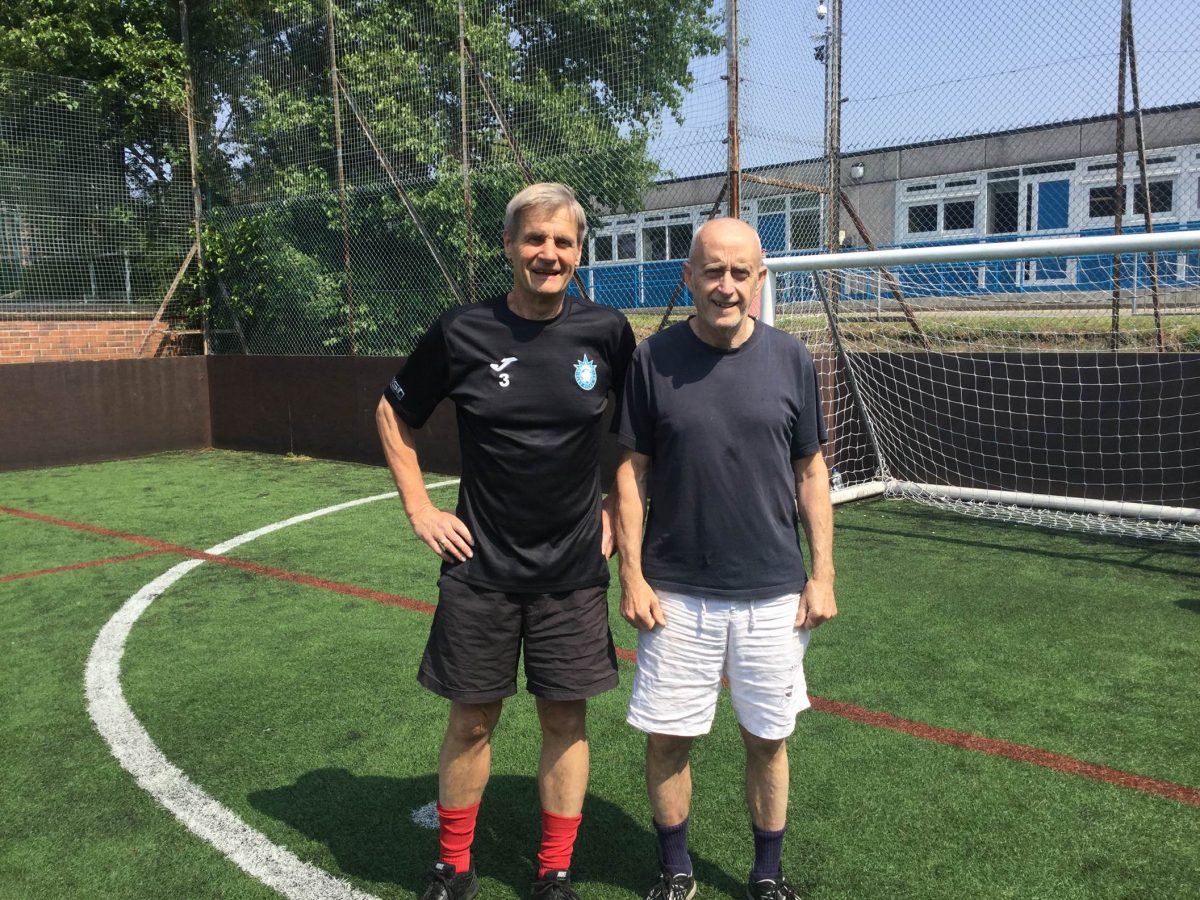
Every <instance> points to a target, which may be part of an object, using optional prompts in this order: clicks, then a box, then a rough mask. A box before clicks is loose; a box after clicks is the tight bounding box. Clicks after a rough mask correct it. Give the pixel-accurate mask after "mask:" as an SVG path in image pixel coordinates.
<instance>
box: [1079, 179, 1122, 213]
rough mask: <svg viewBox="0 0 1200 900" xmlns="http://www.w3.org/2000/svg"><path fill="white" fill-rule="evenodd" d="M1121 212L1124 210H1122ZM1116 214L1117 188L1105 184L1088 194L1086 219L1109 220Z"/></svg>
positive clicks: (1113, 185)
mask: <svg viewBox="0 0 1200 900" xmlns="http://www.w3.org/2000/svg"><path fill="white" fill-rule="evenodd" d="M1122 206H1124V204H1122ZM1122 212H1124V210H1123V209H1122ZM1116 214H1117V186H1116V185H1115V184H1106V185H1104V186H1103V187H1094V188H1092V189H1091V191H1089V192H1088V217H1089V218H1092V219H1111V218H1113V217H1114V216H1116Z"/></svg>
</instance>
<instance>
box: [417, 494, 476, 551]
mask: <svg viewBox="0 0 1200 900" xmlns="http://www.w3.org/2000/svg"><path fill="white" fill-rule="evenodd" d="M409 522H411V523H412V529H413V533H414V534H416V536H417V537H419V538H420V539H421V540H422V541H424V542H425V544H426V546H428V547H429V549H430V550H432V551H433V552H434V553H436V554H437V555H438V556H440V557H441V558H442V559H445V560H454V561H455V562H462V561H463V560H464V559H470V558H471V557H472V556H473V555H474V554H473V553H472V551H471V545H472V544H474V543H475V541H474V539H473V538H472V537H471V532H470V531H469V530H468V529H467V526H466V525H464V524H463V522H462V520H461V519H459V517H458V516H456V515H454V513H448V512H446V511H445V510H442V509H438V508H437V507H436V506H433V505H432V504H430V505H429V506H426V507H425V508H424V509H421V510H419V511H417V512H416V513H414V514H413V515H412V516H411V517H410V518H409Z"/></svg>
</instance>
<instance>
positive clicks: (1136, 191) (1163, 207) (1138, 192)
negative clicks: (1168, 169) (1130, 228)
mask: <svg viewBox="0 0 1200 900" xmlns="http://www.w3.org/2000/svg"><path fill="white" fill-rule="evenodd" d="M1147 187H1149V188H1150V212H1152V213H1169V212H1170V211H1171V207H1172V206H1174V199H1175V197H1174V195H1175V182H1174V181H1151V182H1150V183H1149V184H1148V185H1147ZM1133 212H1134V214H1135V215H1139V216H1142V215H1145V214H1146V203H1145V200H1144V199H1143V195H1142V186H1141V185H1140V184H1139V185H1137V186H1136V187H1134V188H1133Z"/></svg>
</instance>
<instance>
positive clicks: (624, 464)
mask: <svg viewBox="0 0 1200 900" xmlns="http://www.w3.org/2000/svg"><path fill="white" fill-rule="evenodd" d="M650 465H651V458H650V457H649V456H646V454H644V453H638V452H636V451H634V450H628V449H626V450H622V451H621V463H620V465H619V466H617V478H616V494H617V552H618V553H620V554H621V564H620V567H619V572H620V577H621V616H622V618H624V619H625V621H626V622H628V623H629V624H630V625H632V626H633V627H634V628H643V629H649V628H653V627H654V626H655V625H666V624H667V618H666V616H665V615H663V611H662V608H661V607H660V606H659V604H658V595H657V594H655V593H654V588H652V587H650V585H649V584H647V583H646V579H645V578H643V577H642V525H643V524H644V522H645V518H646V485H647V484H648V483H649V480H650Z"/></svg>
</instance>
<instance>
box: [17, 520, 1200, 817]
mask: <svg viewBox="0 0 1200 900" xmlns="http://www.w3.org/2000/svg"><path fill="white" fill-rule="evenodd" d="M0 513H7V514H9V515H13V516H19V517H21V518H25V519H33V520H35V521H38V522H47V523H49V524H52V525H61V526H63V527H64V528H73V529H75V530H77V531H87V532H91V533H92V534H102V535H105V536H107V537H114V538H120V539H121V540H126V541H133V542H135V543H138V544H144V545H148V546H151V547H154V548H155V550H154V553H177V554H179V555H181V556H187V557H190V558H191V559H203V560H205V561H206V562H214V563H217V564H218V565H222V566H229V567H231V568H235V569H241V570H242V571H244V572H252V573H254V574H255V575H264V576H266V577H268V578H276V579H279V580H280V581H289V582H293V583H295V584H303V585H306V586H308V587H318V588H323V589H325V590H328V591H332V592H334V593H338V594H344V595H347V596H350V597H361V598H363V599H365V600H374V601H375V602H377V603H385V604H387V605H389V606H399V607H403V608H404V609H411V610H414V611H416V612H423V613H432V612H433V611H434V608H435V607H434V604H432V603H426V602H424V601H422V600H413V599H412V598H409V597H401V596H399V595H397V594H388V593H385V592H383V591H375V590H371V589H369V588H362V587H357V586H356V585H352V584H345V583H343V582H340V581H330V580H328V579H325V578H315V577H313V576H311V575H301V574H299V573H296V572H290V571H288V570H287V569H277V568H275V567H273V566H264V565H260V564H259V563H252V562H247V561H246V560H241V559H234V558H233V557H230V556H220V555H217V554H214V553H205V552H203V551H202V550H193V549H191V548H190V547H184V546H181V545H179V544H168V543H166V542H164V541H158V540H155V539H154V538H148V537H143V536H141V535H137V534H129V533H127V532H123V531H114V530H112V529H109V528H101V527H100V526H98V525H86V524H83V523H82V522H72V521H69V520H67V519H59V518H55V517H54V516H46V515H42V514H41V513H33V512H26V511H25V510H19V509H12V508H11V507H7V506H0ZM150 555H153V553H145V554H135V555H134V557H140V556H150ZM134 557H130V558H134ZM82 565H87V564H86V563H85V564H82ZM64 568H71V567H64ZM12 577H14V576H9V578H10V579H11V578H12ZM15 577H21V576H15ZM3 580H7V579H0V581H3ZM616 654H617V657H618V658H619V659H623V660H625V661H626V662H629V663H633V664H634V665H636V664H637V654H636V653H635V652H634V651H632V650H626V649H625V648H623V647H618V648H616ZM809 699H810V700H811V701H812V708H813V709H815V710H817V711H818V712H824V713H829V714H831V715H835V716H840V717H841V718H843V719H849V720H850V721H852V722H858V723H859V724H862V725H871V726H873V727H875V728H886V729H888V730H890V731H898V732H900V733H901V734H907V735H910V736H912V737H917V738H922V739H924V740H927V741H934V742H936V743H939V744H945V745H946V746H948V747H958V748H960V749H963V750H971V751H973V752H976V753H987V754H989V755H992V756H1003V757H1006V758H1008V759H1012V760H1016V761H1017V762H1023V763H1029V764H1031V765H1035V766H1041V767H1043V768H1046V769H1055V770H1057V771H1059V772H1065V773H1066V774H1068V775H1078V776H1082V777H1084V778H1091V779H1093V780H1095V781H1103V782H1105V783H1107V784H1112V785H1116V786H1117V787H1123V788H1129V789H1130V790H1135V791H1141V792H1143V793H1147V794H1155V795H1157V796H1159V797H1166V798H1167V799H1169V800H1175V801H1177V802H1179V803H1185V804H1188V805H1190V806H1200V789H1197V788H1191V787H1186V786H1184V785H1181V784H1175V783H1173V782H1170V781H1160V780H1159V779H1156V778H1146V777H1144V776H1142V775H1134V774H1132V773H1130V772H1122V771H1121V770H1119V769H1110V768H1108V767H1107V766H1100V765H1096V764H1095V763H1089V762H1084V761H1083V760H1081V759H1075V758H1074V757H1071V756H1064V755H1062V754H1060V753H1052V752H1050V751H1049V750H1042V749H1039V748H1037V747H1030V746H1027V745H1025V744H1014V743H1010V742H1008V741H1001V740H996V739H994V738H986V737H980V736H979V735H975V734H970V733H968V732H965V731H954V730H953V729H950V728H940V727H938V726H936V725H927V724H925V723H924V722H913V721H911V720H909V719H901V718H900V717H899V716H893V715H892V714H891V713H886V712H880V711H877V710H872V709H867V708H865V707H862V706H857V705H855V704H853V703H843V702H841V701H840V700H826V699H824V698H821V697H810V698H809Z"/></svg>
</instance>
